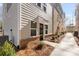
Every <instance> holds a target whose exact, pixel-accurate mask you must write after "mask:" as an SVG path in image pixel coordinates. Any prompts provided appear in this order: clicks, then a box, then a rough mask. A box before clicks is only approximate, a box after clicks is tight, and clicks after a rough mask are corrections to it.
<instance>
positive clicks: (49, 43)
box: [42, 41, 58, 48]
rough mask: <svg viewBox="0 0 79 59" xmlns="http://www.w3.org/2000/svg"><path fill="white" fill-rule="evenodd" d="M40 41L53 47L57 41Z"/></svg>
mask: <svg viewBox="0 0 79 59" xmlns="http://www.w3.org/2000/svg"><path fill="white" fill-rule="evenodd" d="M42 42H43V43H45V44H48V45H50V46H52V47H55V48H56V47H57V46H58V43H53V42H49V41H42Z"/></svg>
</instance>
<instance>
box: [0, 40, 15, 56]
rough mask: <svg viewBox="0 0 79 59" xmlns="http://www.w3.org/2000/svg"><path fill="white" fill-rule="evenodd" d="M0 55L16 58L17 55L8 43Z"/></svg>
mask: <svg viewBox="0 0 79 59" xmlns="http://www.w3.org/2000/svg"><path fill="white" fill-rule="evenodd" d="M0 55H1V56H14V55H15V50H14V48H13V46H12V44H10V43H9V42H8V41H5V43H4V44H3V46H2V47H1V48H0Z"/></svg>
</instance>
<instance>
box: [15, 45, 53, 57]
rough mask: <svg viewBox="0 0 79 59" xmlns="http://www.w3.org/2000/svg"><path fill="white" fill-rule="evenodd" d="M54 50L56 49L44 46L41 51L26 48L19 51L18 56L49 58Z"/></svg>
mask: <svg viewBox="0 0 79 59" xmlns="http://www.w3.org/2000/svg"><path fill="white" fill-rule="evenodd" d="M53 49H54V47H52V46H49V45H47V44H44V45H43V47H42V48H41V49H30V48H26V49H24V50H20V51H18V52H17V53H16V54H17V55H18V56H49V55H50V54H51V52H52V51H53Z"/></svg>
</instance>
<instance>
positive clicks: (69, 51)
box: [50, 33, 79, 56]
mask: <svg viewBox="0 0 79 59" xmlns="http://www.w3.org/2000/svg"><path fill="white" fill-rule="evenodd" d="M78 55H79V46H77V44H76V42H75V39H74V36H73V34H72V33H66V34H65V37H64V38H63V39H62V41H61V42H60V43H59V45H57V47H56V48H55V49H54V51H52V53H51V54H50V56H78Z"/></svg>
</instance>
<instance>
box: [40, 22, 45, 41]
mask: <svg viewBox="0 0 79 59" xmlns="http://www.w3.org/2000/svg"><path fill="white" fill-rule="evenodd" d="M39 28H40V40H43V34H44V33H43V30H44V29H43V24H41V23H40V27H39Z"/></svg>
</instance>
